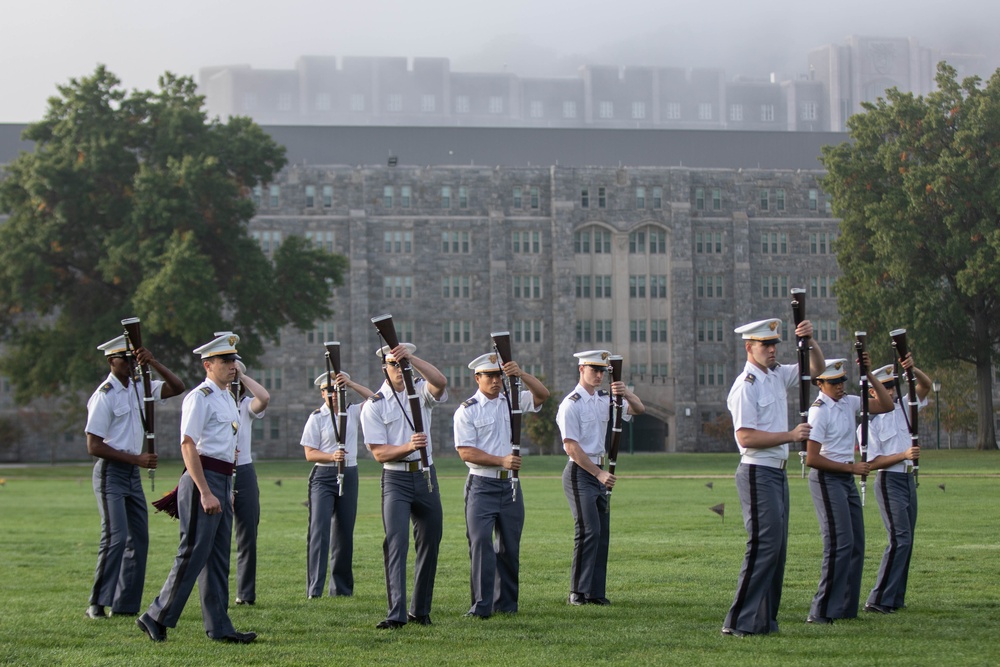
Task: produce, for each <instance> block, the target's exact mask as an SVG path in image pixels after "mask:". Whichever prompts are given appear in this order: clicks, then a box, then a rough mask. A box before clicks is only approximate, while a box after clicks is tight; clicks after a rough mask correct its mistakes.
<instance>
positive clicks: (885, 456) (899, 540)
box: [865, 354, 932, 614]
mask: <svg viewBox="0 0 1000 667" xmlns="http://www.w3.org/2000/svg"><path fill="white" fill-rule="evenodd" d="M902 366H903V368H904V369H907V368H912V369H913V373H914V375H915V376H916V392H917V407H918V408H922V407H925V406H926V405H927V394H928V393H930V390H931V384H932V382H931V379H930V378H929V377H928V376H927V374H926V373H924V372H923V371H922V370H920V369H919V368H917V367H916V366H914V365H913V355H912V354H907V356H906V358H905V359H903V360H902ZM874 376H875V379H876V380H878V381H879V382H880V383H882V384H883V385H884V386H885V389H886V391H888V392H889V396H890V398H892V399H893V400H895V399H896V396H895V391H896V387H898V386H899V385H898V382H897V378H896V376H895V375H894V374H893V365H892V364H889V365H888V366H883V367H882V368H879V369H878V370H877V371H875V373H874ZM907 399H909V397H907ZM906 415H907V413H906V410H905V409H904V408H903V405H902V400H900V401H899V402H898V403H896V404H895V407H894V408H893V410H892V412H888V413H885V414H881V415H878V416H877V417H874V418H873V419H872V420H871V424H870V425H869V427H868V465H869V467H870V468H871V469H872V470H878V476H877V477H876V478H875V498H876V499H877V501H878V509H879V513H880V514H881V515H882V524H883V525H884V526H885V531H886V533H887V536H888V544H887V545H886V547H885V553H883V554H882V562H881V564H880V565H879V569H878V577H877V578H876V580H875V586H874V588H872V590H871V593H869V594H868V601H867V602H866V603H865V611H868V612H874V613H881V614H890V613H892V612H894V611H896V610H897V609H899V608H901V607H903V606H905V600H906V581H907V578H908V576H909V571H910V557H911V556H912V555H913V533H914V531H915V530H916V526H917V485H916V483H915V482H914V479H913V460H914V459H919V458H920V447H919V446H916V445H914V444H913V442H912V441H911V439H910V428H909V423H908V421H907V416H906Z"/></svg>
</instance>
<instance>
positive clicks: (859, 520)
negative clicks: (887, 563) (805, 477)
mask: <svg viewBox="0 0 1000 667" xmlns="http://www.w3.org/2000/svg"><path fill="white" fill-rule="evenodd" d="M809 491H810V492H811V493H812V499H813V505H814V506H815V508H816V518H817V519H819V530H820V533H821V534H822V535H823V567H822V569H821V571H820V579H819V589H818V590H817V591H816V595H815V596H814V597H813V601H812V606H811V607H810V608H809V613H810V615H812V616H825V617H826V618H857V615H858V601H859V600H860V598H861V570H862V568H863V567H864V564H865V521H864V515H863V513H862V511H861V496H860V495H859V494H858V487H857V486H856V485H855V483H854V475H852V474H850V473H837V472H826V471H823V470H811V471H810V472H809Z"/></svg>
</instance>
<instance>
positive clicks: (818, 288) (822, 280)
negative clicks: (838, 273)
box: [809, 276, 834, 299]
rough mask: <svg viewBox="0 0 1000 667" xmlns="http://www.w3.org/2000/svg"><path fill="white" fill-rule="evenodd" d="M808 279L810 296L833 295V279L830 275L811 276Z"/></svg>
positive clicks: (822, 297) (823, 296)
mask: <svg viewBox="0 0 1000 667" xmlns="http://www.w3.org/2000/svg"><path fill="white" fill-rule="evenodd" d="M809 281H810V283H809V284H810V290H809V291H810V293H811V294H810V296H814V297H817V298H820V299H824V298H826V297H831V296H833V281H834V279H833V278H831V277H830V276H813V277H812V278H810V279H809Z"/></svg>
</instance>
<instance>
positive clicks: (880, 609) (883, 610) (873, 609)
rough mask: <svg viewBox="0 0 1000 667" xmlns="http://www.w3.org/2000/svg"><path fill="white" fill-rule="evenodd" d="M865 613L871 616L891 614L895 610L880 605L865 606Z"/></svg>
mask: <svg viewBox="0 0 1000 667" xmlns="http://www.w3.org/2000/svg"><path fill="white" fill-rule="evenodd" d="M865 611H867V612H870V613H872V614H891V613H893V612H895V611H896V610H895V609H893V608H892V607H886V606H885V605H881V604H866V605H865Z"/></svg>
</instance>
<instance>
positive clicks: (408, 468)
mask: <svg viewBox="0 0 1000 667" xmlns="http://www.w3.org/2000/svg"><path fill="white" fill-rule="evenodd" d="M431 465H432V464H431V463H430V462H428V463H427V467H430V466H431ZM382 467H383V468H384V469H385V470H402V471H403V472H417V471H418V470H420V461H388V462H386V463H383V464H382Z"/></svg>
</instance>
